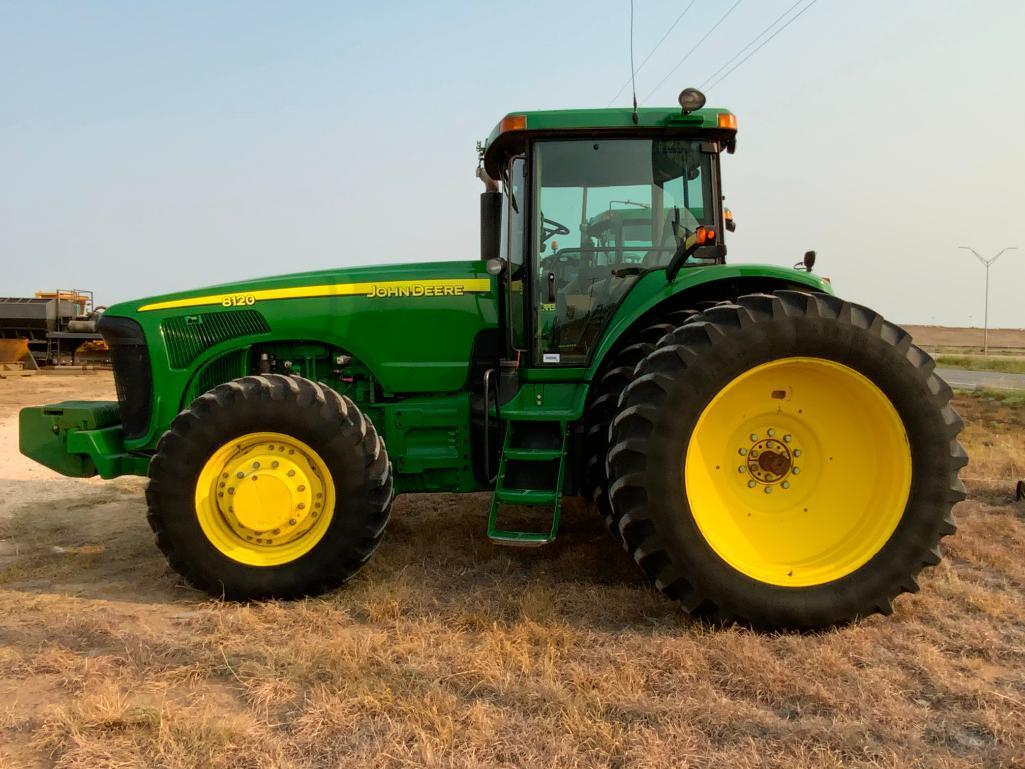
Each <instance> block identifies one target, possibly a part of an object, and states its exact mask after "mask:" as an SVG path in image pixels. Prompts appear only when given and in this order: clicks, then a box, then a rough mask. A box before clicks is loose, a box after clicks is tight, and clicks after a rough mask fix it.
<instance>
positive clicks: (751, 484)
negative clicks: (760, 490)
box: [747, 480, 758, 489]
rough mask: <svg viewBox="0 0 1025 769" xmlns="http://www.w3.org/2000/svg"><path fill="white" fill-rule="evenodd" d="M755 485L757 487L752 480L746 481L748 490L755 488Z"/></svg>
mask: <svg viewBox="0 0 1025 769" xmlns="http://www.w3.org/2000/svg"><path fill="white" fill-rule="evenodd" d="M757 485H758V484H757V483H756V482H755V481H753V480H751V481H748V482H747V487H748V488H749V489H753V488H754V487H755V486H757Z"/></svg>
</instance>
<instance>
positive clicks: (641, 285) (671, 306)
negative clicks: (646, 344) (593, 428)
mask: <svg viewBox="0 0 1025 769" xmlns="http://www.w3.org/2000/svg"><path fill="white" fill-rule="evenodd" d="M783 289H798V290H804V291H813V292H819V293H829V294H831V293H833V290H832V287H831V286H830V285H829V282H828V281H827V280H825V279H824V278H820V277H819V276H818V275H814V274H812V273H810V272H802V271H799V270H792V269H788V268H784V267H774V266H770V265H757V266H754V265H715V266H708V267H691V268H687V269H684V270H681V271H680V272H679V273H678V274H677V277H676V278H675V280H674V281H673V282H672V283H666V276H665V270H661V269H659V270H652V271H651V272H648V273H645V274H644V275H642V276H641V278H640V280H638V281H637V283H636V284H635V285H634V286H633V288H631V289H630V291H629V293H627V295H626V297H625V298H624V299H623V301H622V302H621V303H620V305H619V307H617V308H616V311H615V313H614V314H613V316H612V319H611V320H610V321H609V323H608V325H606V327H605V331H604V333H603V335H602V339H601V341H600V342H599V344H598V347H597V349H596V350H595V354H594V357H593V358H592V360H591V364H590V366H589V367H588V369H587V373H586V376H585V378H586V379H587V380H588V381H591V380H593V379H594V377H595V376H596V374H597V372H598V371H600V370H601V368H602V365H603V363H604V361H605V359H606V358H608V356H609V354H610V353H612V352H613V351H615V350H617V349H619V348H620V347H622V345H623V344H625V343H627V342H628V340H629V339H631V338H632V336H633V332H634V331H636V330H637V329H638V328H639V327H641V326H643V325H646V324H648V323H651V322H653V321H654V320H655V319H656V318H657V317H658V315H659V314H660V313H663V312H666V311H669V310H679V309H685V308H688V307H694V306H695V305H697V304H698V303H699V302H707V301H722V300H725V299H733V298H735V297H737V296H741V295H743V294H753V293H760V292H771V291H780V290H783Z"/></svg>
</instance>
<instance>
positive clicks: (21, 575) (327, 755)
mask: <svg viewBox="0 0 1025 769" xmlns="http://www.w3.org/2000/svg"><path fill="white" fill-rule="evenodd" d="M112 392H113V388H112V385H111V381H110V379H109V376H108V375H106V374H96V375H92V376H81V377H70V378H59V377H50V376H43V375H40V376H36V377H33V378H30V379H17V380H3V381H0V490H2V492H3V493H2V495H0V540H2V541H0V767H2V768H6V767H22V766H25V767H47V766H56V767H71V768H78V767H82V768H84V767H90V769H92V768H96V767H102V768H107V769H114V768H121V767H172V768H175V769H177V768H181V769H185V768H186V767H189V768H191V767H215V768H216V767H226V768H227V767H230V769H248V768H249V767H252V768H253V769H256V768H257V767H259V768H260V769H265V768H271V767H303V768H312V767H407V766H413V767H421V766H423V767H485V766H486V767H512V766H523V767H558V768H559V769H570V768H571V767H592V766H595V767H658V768H659V769H666V768H667V767H674V768H675V767H689V766H694V767H739V768H742V767H755V766H758V767H763V766H764V767H786V769H802V768H806V767H807V768H810V767H839V766H856V767H869V766H871V767H909V766H923V767H926V766H927V767H951V768H953V767H996V766H1025V593H1023V590H1025V558H1023V557H1022V551H1023V548H1025V520H1023V516H1025V506H1023V505H1022V504H1021V503H1018V504H1015V503H1013V502H1012V501H1011V499H1010V497H1009V492H1010V491H1011V489H1012V488H1013V483H1012V481H1013V480H1014V479H1016V478H1019V477H1023V476H1025V403H1023V401H1022V399H1020V398H1018V399H1007V400H1004V401H999V400H993V399H989V398H987V397H972V398H967V397H965V398H961V399H959V401H958V406H959V409H960V411H961V413H962V414H963V415H964V416H965V418H966V420H967V423H968V426H967V429H966V431H965V433H964V439H965V440H964V442H965V444H966V445H967V447H968V450H969V453H970V454H971V455H972V458H973V461H972V464H971V465H969V467H968V468H967V469H966V470H965V471H964V476H965V478H966V482H967V486H968V489H969V491H970V497H969V500H968V501H967V502H965V503H962V504H961V505H960V506H959V508H958V510H957V517H958V520H959V524H960V530H959V532H958V534H957V535H956V536H955V537H953V538H951V539H948V540H947V544H946V548H945V552H946V558H945V560H944V561H943V563H942V564H941V565H940V566H939V567H937V568H936V569H934V570H932V571H931V572H928V573H927V574H926V575H925V576H924V578H923V579H922V580H921V582H922V590H921V592H920V593H918V594H917V595H913V596H905V597H904V598H902V599H900V600H899V601H898V602H897V604H896V610H895V613H894V614H893V616H891V617H889V618H883V617H873V618H870V619H868V620H865V621H862V622H859V623H857V624H855V625H852V626H850V627H845V628H841V629H836V630H832V631H829V632H824V633H819V634H809V635H803V636H802V635H795V634H780V635H759V634H756V633H752V632H750V631H747V630H743V629H738V628H731V629H725V630H723V629H718V628H713V627H709V626H706V625H703V624H701V623H697V622H693V621H689V620H688V619H686V618H685V617H683V616H681V614H680V612H679V611H678V610H677V609H676V608H674V606H673V605H672V604H671V603H669V602H668V601H666V600H665V599H663V598H662V597H661V596H660V595H659V594H658V593H656V592H655V591H654V590H653V589H652V588H650V587H649V586H647V585H646V584H645V583H644V582H643V580H642V579H641V578H640V577H639V573H638V570H637V569H636V567H635V566H634V565H633V563H632V562H631V561H630V560H629V559H628V558H627V556H626V555H625V554H624V553H623V552H622V550H621V549H620V548H619V547H618V545H616V544H614V543H613V542H612V541H611V539H610V538H609V537H608V535H606V533H605V532H604V531H603V528H602V525H601V523H600V522H599V521H598V519H597V517H596V516H595V515H594V514H593V513H592V512H591V511H590V510H589V509H587V508H586V507H584V506H583V505H579V504H571V505H569V508H568V509H567V511H566V514H565V524H564V527H563V531H562V533H561V535H560V538H559V541H558V543H557V544H555V545H554V546H552V547H551V548H548V549H540V550H536V551H517V550H510V549H502V548H496V547H493V546H491V545H490V544H489V543H488V542H487V540H486V539H485V537H484V526H485V515H486V506H487V498H486V497H485V496H483V495H474V496H469V497H458V496H454V495H441V496H433V497H431V496H410V497H403V498H400V499H399V500H398V501H397V502H396V504H395V508H394V515H393V519H392V523H391V524H390V528H389V530H388V533H387V535H386V537H385V541H384V543H383V545H382V547H381V549H380V550H379V552H378V554H377V555H376V556H375V557H374V559H372V560H371V562H370V563H369V564H368V566H367V568H366V569H365V570H364V571H363V572H361V573H360V574H359V575H358V576H357V577H356V578H355V579H354V580H353V582H352V583H350V584H349V585H348V586H347V587H346V588H345V589H343V590H340V591H337V592H335V593H333V594H331V595H328V596H326V597H323V598H319V599H313V600H306V601H301V602H295V603H264V604H256V605H238V604H227V603H220V602H216V601H210V600H208V599H206V597H205V596H204V595H201V594H198V593H196V592H194V591H192V590H189V589H188V588H186V587H184V586H183V585H182V584H181V583H180V582H179V581H178V579H177V578H176V577H175V575H174V574H172V573H170V572H169V571H168V570H167V568H166V567H165V564H164V560H163V558H162V556H161V555H160V553H159V552H158V551H157V550H156V548H155V547H154V546H153V543H152V539H151V535H150V531H149V529H148V527H147V525H146V522H145V516H144V503H143V488H144V484H145V482H144V481H143V480H142V479H135V478H126V479H119V480H117V481H113V482H102V481H97V480H72V479H66V478H61V477H58V476H57V475H55V474H53V473H51V472H49V471H47V470H45V469H44V468H42V467H38V466H35V465H33V464H32V463H30V462H29V461H28V460H26V459H24V458H22V457H21V456H20V455H19V454H18V453H17V444H16V431H17V416H16V414H17V409H18V408H19V407H20V406H22V405H26V404H38V403H45V402H53V401H57V400H63V399H69V398H110V397H113V396H112Z"/></svg>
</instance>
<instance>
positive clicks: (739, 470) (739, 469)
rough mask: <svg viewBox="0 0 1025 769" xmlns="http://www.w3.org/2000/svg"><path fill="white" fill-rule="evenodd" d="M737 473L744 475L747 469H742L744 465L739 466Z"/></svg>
mask: <svg viewBox="0 0 1025 769" xmlns="http://www.w3.org/2000/svg"><path fill="white" fill-rule="evenodd" d="M737 472H738V473H746V472H747V468H746V467H744V465H741V466H740V467H738V468H737Z"/></svg>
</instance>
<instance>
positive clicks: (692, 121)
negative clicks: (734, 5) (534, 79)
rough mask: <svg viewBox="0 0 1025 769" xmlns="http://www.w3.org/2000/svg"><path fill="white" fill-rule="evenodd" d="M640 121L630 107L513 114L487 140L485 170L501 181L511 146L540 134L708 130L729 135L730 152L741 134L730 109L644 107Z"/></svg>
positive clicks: (639, 109) (483, 154) (503, 119)
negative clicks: (500, 177) (504, 162)
mask: <svg viewBox="0 0 1025 769" xmlns="http://www.w3.org/2000/svg"><path fill="white" fill-rule="evenodd" d="M636 114H637V122H636V123H634V110H632V109H631V108H629V107H610V108H605V109H558V110H536V111H524V112H510V113H509V114H508V115H506V116H505V117H504V118H502V119H501V120H500V121H499V122H498V125H496V126H495V128H494V130H492V132H491V134H490V135H489V136H488V138H487V141H486V142H485V143H484V144H483V146H482V148H481V154H482V157H483V159H484V168H485V170H486V171H487V172H488V175H489V176H491V178H493V179H497V178H498V167H499V166H500V165H501V164H502V162H503V161H502V158H503V156H504V155H506V154H507V152H505V151H504V150H508V149H510V146H509V145H516V144H519V143H520V141H522V140H524V139H527V138H530V137H532V136H536V135H538V134H545V135H549V134H556V135H557V134H559V133H561V132H566V133H567V134H576V135H581V134H583V135H589V134H595V135H599V134H603V133H616V134H622V133H623V132H630V131H645V130H646V131H649V132H650V131H651V130H652V129H661V130H667V131H671V130H674V129H677V130H681V131H694V130H708V131H715V132H720V131H722V132H726V133H727V137H726V138H727V143H728V145H729V147H728V148H729V149H730V151H732V149H733V147H732V144H733V142H734V141H735V138H734V137H735V135H736V131H737V119H736V116H735V115H734V114H733V113H732V112H730V111H729V110H728V109H723V108H719V107H703V108H702V109H698V110H694V111H693V112H688V113H687V114H684V113H683V111H682V110H681V109H680V108H679V107H641V108H638V110H637V113H636Z"/></svg>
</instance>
